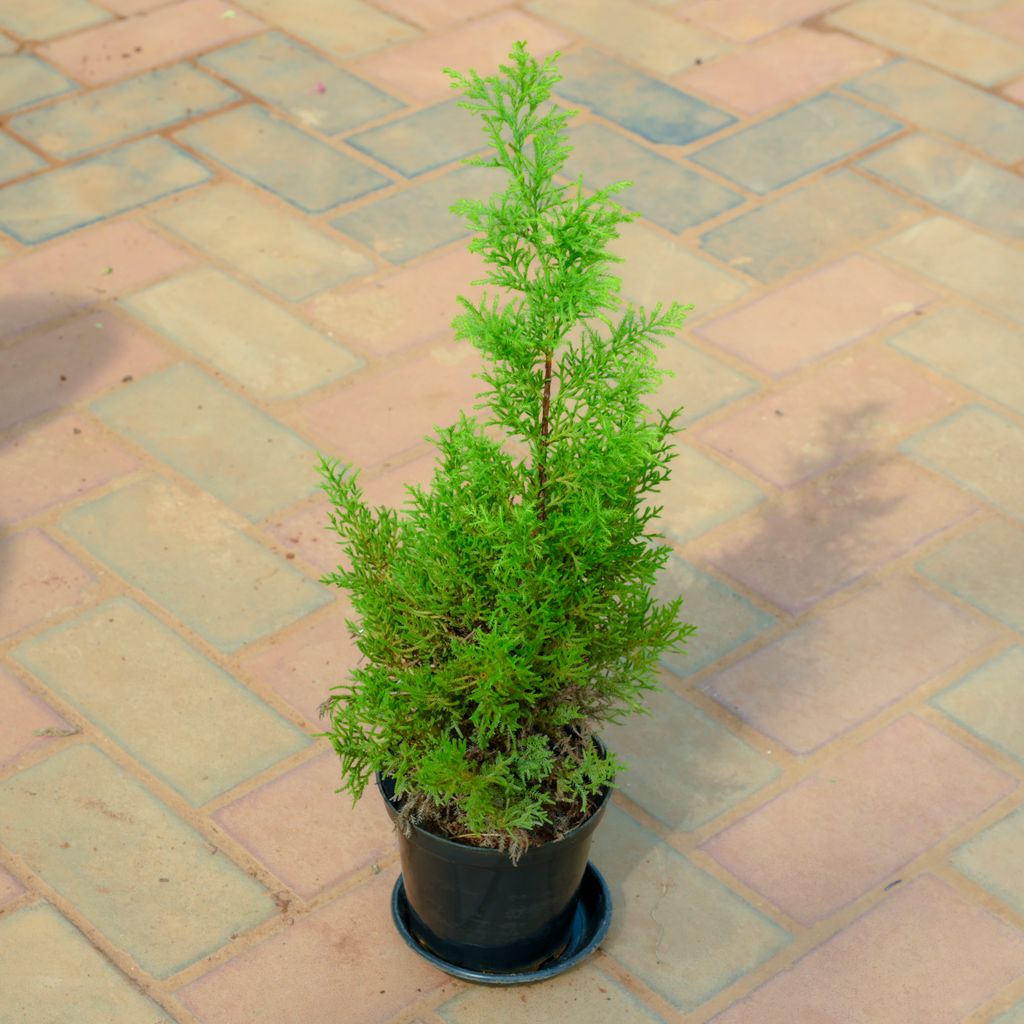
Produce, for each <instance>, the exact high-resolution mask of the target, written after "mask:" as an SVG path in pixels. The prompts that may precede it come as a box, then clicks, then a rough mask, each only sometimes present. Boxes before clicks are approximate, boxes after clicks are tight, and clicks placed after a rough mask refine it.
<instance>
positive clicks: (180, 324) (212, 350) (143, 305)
mask: <svg viewBox="0 0 1024 1024" xmlns="http://www.w3.org/2000/svg"><path fill="white" fill-rule="evenodd" d="M124 305H125V307H126V308H127V309H128V310H129V311H130V312H132V313H134V314H135V315H136V316H139V317H141V318H142V319H144V320H146V321H147V322H148V323H150V324H152V325H153V327H155V328H156V329H157V330H159V331H161V332H163V333H164V334H166V335H167V336H168V337H170V338H171V339H173V340H174V341H175V342H176V343H177V344H179V345H181V346H182V347H183V348H186V349H188V350H189V351H191V352H194V353H196V354H197V355H199V356H201V357H202V358H203V359H206V360H208V361H209V362H210V363H212V364H213V365H214V366H215V367H217V369H218V370H221V371H223V372H224V373H226V374H228V376H230V377H233V378H234V379H235V380H237V381H238V382H239V383H240V384H241V385H242V386H243V387H244V388H247V389H249V390H251V391H252V392H253V393H254V394H255V395H257V396H259V397H262V398H287V397H292V396H295V395H300V394H302V393H303V392H306V391H309V390H310V389H311V388H315V387H319V386H320V385H322V384H326V383H327V382H328V381H331V380H336V379H337V378H338V377H340V376H342V375H343V374H346V373H350V372H351V371H353V370H355V369H358V368H359V367H360V366H362V360H361V359H359V358H358V357H356V356H354V355H352V353H350V352H348V351H347V350H346V349H344V348H342V347H341V346H340V345H336V344H334V342H332V341H331V340H330V339H329V338H326V337H324V335H322V334H321V333H320V332H319V331H315V330H313V328H312V327H309V326H308V325H307V324H305V323H303V322H302V321H300V320H298V319H296V318H295V317H293V316H292V315H291V314H290V313H288V312H287V311H286V310H284V309H282V308H281V307H280V306H278V305H277V304H276V303H273V302H271V301H270V300H269V299H266V298H264V297H263V296H262V295H260V294H259V293H258V292H254V291H253V290H252V289H251V288H247V287H245V285H242V284H240V283H239V282H237V281H235V280H234V279H233V278H231V277H228V276H227V274H224V273H223V272H221V271H219V270H215V269H213V268H212V267H203V268H202V269H200V270H196V271H193V272H192V273H189V274H183V275H181V276H180V277H176V278H172V279H171V280H169V281H166V282H164V283H162V284H157V285H154V286H153V287H151V288H147V289H146V290H145V291H141V292H137V293H136V294H135V295H133V296H132V297H131V298H130V299H127V300H125V301H124Z"/></svg>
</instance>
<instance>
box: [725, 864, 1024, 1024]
mask: <svg viewBox="0 0 1024 1024" xmlns="http://www.w3.org/2000/svg"><path fill="white" fill-rule="evenodd" d="M1021 972H1024V936H1021V934H1020V932H1019V931H1018V930H1017V929H1015V928H1013V927H1012V926H1011V925H1008V924H1007V923H1006V922H1004V921H1002V920H1000V919H999V918H997V917H995V915H993V914H990V913H988V912H987V911H986V910H984V909H983V908H981V907H979V906H977V905H976V904H974V903H971V902H969V901H968V900H967V899H966V898H965V897H964V896H962V895H961V894H960V893H959V892H957V891H956V890H955V889H953V888H952V887H951V886H949V885H947V884H946V883H945V882H941V881H939V880H938V879H937V878H935V877H934V876H932V875H924V876H922V877H921V878H918V879H915V880H914V881H913V882H911V883H909V884H907V885H905V886H901V887H900V888H898V889H897V890H895V891H894V892H893V893H892V894H891V895H890V896H888V897H887V898H886V899H885V900H884V901H883V902H882V903H881V904H880V905H879V906H877V907H875V908H874V909H872V910H871V911H869V912H868V913H867V914H865V915H864V916H863V917H861V918H859V919H858V920H856V921H854V922H853V924H851V925H848V926H847V927H846V928H844V929H842V930H841V931H840V932H839V933H838V934H836V935H834V936H833V937H832V938H830V939H829V940H828V941H827V942H825V943H824V944H823V945H821V946H819V947H818V948H816V949H814V950H812V951H811V952H810V953H808V954H807V955H805V956H804V957H802V958H801V959H800V960H798V961H797V962H796V964H794V966H793V967H791V968H790V969H789V970H788V971H785V972H783V973H782V974H779V975H777V976H776V977H774V978H772V979H771V980H770V981H768V982H766V983H765V984H764V985H762V986H761V987H760V988H758V989H755V991H754V992H753V993H751V995H749V996H747V997H746V998H745V999H743V1000H741V1001H740V1002H738V1003H736V1004H735V1005H734V1006H732V1007H730V1008H729V1009H728V1010H726V1011H725V1012H724V1013H722V1014H720V1015H719V1016H717V1017H714V1018H713V1024H793V1022H794V1019H795V1018H794V1014H799V1015H800V1016H802V1017H803V1018H804V1019H805V1020H808V1021H811V1020H823V1021H824V1020H828V1019H829V1018H830V1017H831V1018H832V1019H834V1020H841V1021H842V1022H843V1024H960V1021H962V1020H964V1019H965V1018H966V1017H967V1016H969V1015H970V1014H971V1013H972V1012H973V1011H974V1010H975V1009H976V1008H977V1007H978V1006H979V1005H980V1004H982V1003H984V1002H985V1001H986V1000H987V999H989V998H990V997H991V996H992V995H994V994H995V993H996V992H998V991H999V990H1000V989H1002V988H1003V987H1004V986H1006V985H1007V984H1009V983H1010V982H1011V981H1013V980H1015V979H1016V978H1018V977H1019V976H1020V974H1021ZM796 1019H799V1018H796Z"/></svg>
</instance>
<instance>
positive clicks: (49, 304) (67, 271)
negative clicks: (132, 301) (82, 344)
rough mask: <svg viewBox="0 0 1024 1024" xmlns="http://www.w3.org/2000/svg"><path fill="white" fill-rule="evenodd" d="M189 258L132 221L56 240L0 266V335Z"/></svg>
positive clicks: (146, 278) (68, 310)
mask: <svg viewBox="0 0 1024 1024" xmlns="http://www.w3.org/2000/svg"><path fill="white" fill-rule="evenodd" d="M190 262H191V257H190V256H189V255H188V254H187V253H184V252H182V251H181V250H180V249H179V248H178V247H177V246H174V245H171V243H170V242H167V241H165V240H164V239H163V238H161V237H160V236H159V235H158V234H156V232H154V231H149V230H147V229H146V228H144V227H143V226H142V225H141V224H136V223H134V222H133V221H117V222H115V223H112V224H100V225H97V226H96V227H93V228H89V229H88V230H86V231H81V232H76V233H75V234H73V235H69V236H67V237H65V238H60V239H58V240H56V241H54V242H51V243H50V244H48V245H44V246H42V247H41V248H39V249H37V250H34V251H32V252H24V253H21V254H20V255H18V256H17V257H15V258H14V259H12V260H11V261H10V262H8V263H6V264H4V265H3V266H0V303H2V304H3V323H2V324H0V335H7V334H14V333H16V332H17V331H19V330H22V329H23V328H25V327H30V326H32V325H34V324H37V323H42V322H44V321H46V320H54V319H57V318H58V317H63V316H67V315H68V314H69V313H73V312H75V311H76V310H78V309H80V308H82V307H83V306H91V305H93V304H94V303H96V302H99V301H102V300H103V299H109V298H114V297H115V296H117V295H123V294H124V293H125V292H129V291H132V290H134V289H135V288H139V287H141V286H142V285H144V284H148V283H149V282H150V281H152V280H154V279H156V278H158V277H163V276H164V275H165V274H170V273H173V272H174V271H176V270H180V269H182V268H183V267H185V266H187V265H188V264H189V263H190ZM35 295H42V296H43V298H42V299H41V300H37V299H34V298H32V296H35ZM0 379H2V378H0Z"/></svg>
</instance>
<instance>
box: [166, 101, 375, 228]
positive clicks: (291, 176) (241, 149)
mask: <svg viewBox="0 0 1024 1024" xmlns="http://www.w3.org/2000/svg"><path fill="white" fill-rule="evenodd" d="M177 138H178V139H179V140H180V141H182V142H183V143H185V144H186V145H188V146H191V147H192V148H193V149H197V150H198V151H199V152H200V153H203V154H205V155H206V156H208V157H211V158H212V159H214V160H217V161H218V162H219V163H222V164H224V165H225V166H226V167H229V168H230V169H231V170H233V171H234V172H235V173H236V174H240V175H241V176H242V177H243V178H247V179H248V180H249V181H252V182H254V183H255V184H257V185H259V186H260V187H261V188H265V189H266V190H267V191H268V192H272V193H273V194H274V195H278V196H280V197H281V198H282V199H287V200H288V202H290V203H292V204H293V205H294V206H297V207H298V208H299V209H300V210H304V211H305V212H306V213H323V212H325V211H326V210H331V209H333V208H334V207H335V206H339V205H340V204H341V203H347V202H350V201H351V200H353V199H358V198H359V197H360V196H364V195H366V194H367V193H369V192H375V191H376V190H377V189H380V188H384V187H385V186H386V185H390V184H391V181H390V179H388V178H386V177H385V176H384V175H383V174H380V173H379V172H377V171H375V170H374V169H373V168H372V167H368V166H367V165H366V164H363V163H360V162H359V161H358V160H356V159H355V157H352V156H349V155H348V154H347V153H342V152H340V151H339V150H337V149H333V148H332V147H331V146H328V145H327V143H325V142H321V141H320V140H319V139H316V138H314V137H313V136H312V135H307V134H306V133H305V132H302V131H300V130H299V129H298V128H295V127H294V126H292V125H291V124H289V123H288V122H287V121H284V120H282V119H281V118H279V117H274V116H273V115H272V114H269V113H268V112H267V111H266V110H264V109H263V108H262V107H257V106H253V105H251V104H250V105H249V106H245V107H239V108H238V109H236V110H230V111H228V112H227V113H225V114H217V115H216V116H214V117H211V118H207V119H206V120H205V121H201V122H200V123H198V124H194V125H192V126H191V127H189V128H185V129H183V130H182V131H180V132H178V133H177ZM282 153H287V154H288V159H287V160H282V159H281V154H282Z"/></svg>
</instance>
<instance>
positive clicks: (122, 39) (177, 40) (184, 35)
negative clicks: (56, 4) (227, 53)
mask: <svg viewBox="0 0 1024 1024" xmlns="http://www.w3.org/2000/svg"><path fill="white" fill-rule="evenodd" d="M61 2H66V0H61ZM249 6H250V7H251V6H252V4H250V5H249ZM233 10H234V9H233V8H232V7H230V6H229V5H228V4H227V3H224V2H223V0H182V2H181V3H172V4H168V5H167V6H164V7H159V8H157V9H156V10H153V11H148V12H145V13H142V14H139V15H137V16H134V17H128V18H122V19H120V20H118V21H112V22H110V23H109V24H106V25H99V26H97V27H96V28H91V29H89V30H87V31H85V32H79V33H78V34H77V35H73V36H66V37H65V38H63V39H58V40H56V41H55V42H52V43H47V44H46V45H44V46H41V47H40V48H39V54H40V56H42V57H45V58H46V59H47V60H49V61H51V62H52V63H54V64H56V65H57V66H58V67H60V68H63V69H64V70H65V71H67V73H68V74H69V75H71V76H72V77H73V78H77V79H78V80H79V81H80V82H84V83H85V84H86V85H97V84H99V83H100V82H109V81H112V80H113V79H115V78H127V77H128V76H129V75H135V74H138V72H140V71H148V70H149V69H150V68H155V67H157V66H158V65H160V64H169V63H170V62H171V61H174V60H180V59H181V58H182V57H189V56H191V55H192V54H195V53H201V52H202V51H203V50H211V49H213V47H215V46H223V44H224V43H230V42H232V41H233V40H235V39H241V38H243V37H244V36H250V35H252V34H253V33H254V32H259V31H261V30H262V28H263V24H262V23H261V22H259V21H257V19H256V18H253V17H252V16H251V15H248V14H246V13H245V12H244V11H234V13H233V14H232V16H231V17H230V18H225V17H224V15H225V13H226V12H227V11H233Z"/></svg>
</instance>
